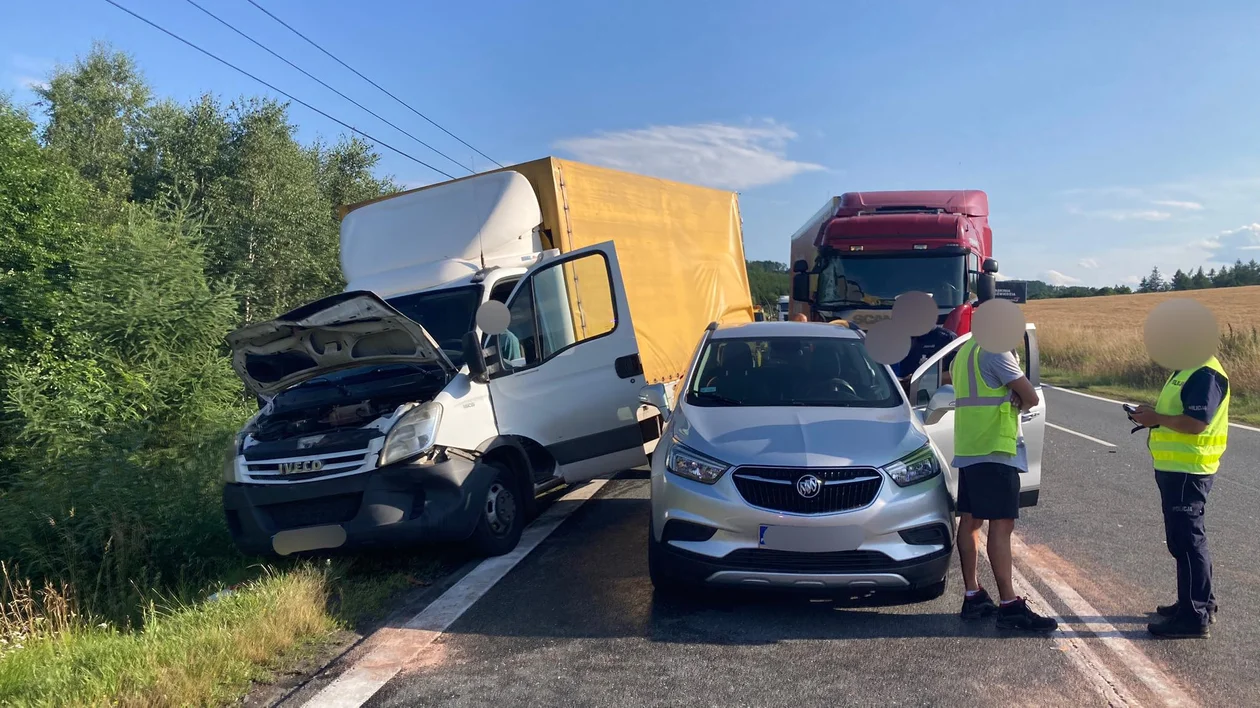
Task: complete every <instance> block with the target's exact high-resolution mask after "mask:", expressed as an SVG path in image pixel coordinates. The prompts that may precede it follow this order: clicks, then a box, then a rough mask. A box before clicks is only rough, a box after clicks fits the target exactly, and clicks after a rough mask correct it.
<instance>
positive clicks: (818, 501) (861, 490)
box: [731, 467, 884, 514]
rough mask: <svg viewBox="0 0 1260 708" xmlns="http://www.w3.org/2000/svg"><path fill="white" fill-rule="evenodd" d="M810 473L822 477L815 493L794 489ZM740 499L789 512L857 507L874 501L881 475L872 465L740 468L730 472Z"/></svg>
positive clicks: (813, 511)
mask: <svg viewBox="0 0 1260 708" xmlns="http://www.w3.org/2000/svg"><path fill="white" fill-rule="evenodd" d="M806 475H813V476H815V477H817V478H818V479H820V480H822V483H823V484H822V490H821V491H819V492H818V495H817V496H814V497H805V496H802V495H801V493H800V492H798V491H797V485H796V483H797V480H799V479H801V478H802V477H804V476H806ZM731 476H732V477H733V478H734V480H735V488H736V489H738V490H739V494H740V496H742V497H743V498H744V501H746V502H748V503H749V504H752V505H753V506H756V507H760V508H762V509H769V510H771V511H783V512H787V513H790V514H833V513H836V512H839V511H851V510H853V509H861V508H862V507H864V506H867V505H869V504H870V503H871V502H873V501H875V497H877V496H879V490H880V487H881V486H883V483H884V477H883V475H881V474H880V473H879V470H876V469H874V468H872V467H833V468H810V467H799V468H793V467H741V468H739V469H737V470H736V471H735V472H734V473H732V475H731Z"/></svg>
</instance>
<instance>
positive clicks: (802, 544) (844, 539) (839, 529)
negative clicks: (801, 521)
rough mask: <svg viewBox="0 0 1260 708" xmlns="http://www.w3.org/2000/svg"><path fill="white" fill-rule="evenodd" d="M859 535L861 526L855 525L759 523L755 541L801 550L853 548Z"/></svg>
mask: <svg viewBox="0 0 1260 708" xmlns="http://www.w3.org/2000/svg"><path fill="white" fill-rule="evenodd" d="M862 535H863V534H862V529H860V528H857V527H854V526H823V527H807V526H762V527H761V534H760V539H759V541H758V543H757V545H758V546H760V547H762V548H765V549H769V550H772V551H799V552H802V553H825V552H827V551H852V550H854V549H856V548H857V547H858V546H859V545H861V543H862Z"/></svg>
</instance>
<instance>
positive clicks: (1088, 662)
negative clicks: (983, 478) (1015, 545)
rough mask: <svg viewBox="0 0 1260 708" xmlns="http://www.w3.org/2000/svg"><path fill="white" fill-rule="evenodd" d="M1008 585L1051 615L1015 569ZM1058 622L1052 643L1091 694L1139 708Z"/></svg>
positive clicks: (1065, 625) (1095, 657)
mask: <svg viewBox="0 0 1260 708" xmlns="http://www.w3.org/2000/svg"><path fill="white" fill-rule="evenodd" d="M985 545H986V544H985V540H984V536H983V535H981V537H980V553H981V554H985V553H986V550H985ZM1011 581H1012V582H1013V583H1014V585H1015V591H1016V592H1018V593H1019V594H1020V596H1021V597H1024V598H1026V599H1028V600H1031V601H1032V603H1033V604H1034V605H1037V606H1038V607H1039V608H1040V609H1042V610H1044V611H1047V612H1053V611H1054V608H1053V607H1052V606H1051V605H1050V603H1048V602H1046V599H1045V598H1044V597H1042V596H1041V593H1040V592H1038V591H1037V588H1036V587H1034V586H1033V584H1032V583H1030V582H1028V579H1027V578H1025V577H1024V574H1023V573H1021V572H1019V568H1015V567H1012V568H1011ZM1055 619H1056V620H1058V621H1059V627H1060V630H1061V631H1059V632H1056V633H1055V634H1054V642H1055V644H1056V645H1057V646H1058V647H1059V651H1061V652H1063V653H1064V654H1065V655H1066V656H1067V658H1068V660H1070V661H1071V662H1072V663H1073V664H1074V665H1075V666H1076V670H1077V671H1080V672H1081V675H1082V676H1084V677H1085V680H1087V681H1089V683H1090V684H1091V685H1092V686H1093V687H1094V690H1095V691H1097V692H1098V694H1099V695H1101V696H1102V697H1103V699H1104V700H1106V702H1107V705H1108V706H1140V705H1141V701H1140V700H1139V699H1138V698H1137V697H1136V696H1134V695H1133V693H1132V692H1131V691H1130V690H1129V688H1128V687H1127V686H1125V685H1124V682H1122V681H1121V680H1120V679H1118V678H1116V676H1115V674H1113V673H1111V669H1109V668H1107V665H1106V664H1105V663H1103V661H1102V660H1101V659H1099V658H1098V655H1097V654H1095V653H1094V650H1093V649H1090V648H1089V645H1088V644H1086V642H1085V637H1084V636H1082V635H1081V634H1080V633H1079V632H1076V631H1075V630H1072V629H1070V625H1069V624H1068V622H1067V621H1066V620H1064V619H1063V618H1062V617H1055Z"/></svg>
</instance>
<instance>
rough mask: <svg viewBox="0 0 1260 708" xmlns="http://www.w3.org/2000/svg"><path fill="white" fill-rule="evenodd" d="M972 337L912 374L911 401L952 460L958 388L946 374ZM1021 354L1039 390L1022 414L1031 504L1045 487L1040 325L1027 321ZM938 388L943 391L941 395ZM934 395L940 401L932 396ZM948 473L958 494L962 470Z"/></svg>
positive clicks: (1024, 480)
mask: <svg viewBox="0 0 1260 708" xmlns="http://www.w3.org/2000/svg"><path fill="white" fill-rule="evenodd" d="M969 339H971V335H970V334H964V335H962V336H961V337H959V338H958V339H955V340H954V341H952V342H950V343H949V345H948V346H946V347H944V348H942V349H941V350H940V351H938V352H936V353H935V354H933V355H932V357H931V358H929V359H928V360H927V361H925V362H923V364H921V365H920V366H919V368H918V369H916V370H915V372H914V374H913V375H912V376H911V377H910V390H909V391H908V395H909V397H910V405H911V406H912V407H913V408H914V410H915V412H916V413H917V414H918V415H919V417H920V420H922V421H923V422H924V428H925V429H926V430H927V434H928V437H930V438H932V442H933V443H934V444H935V445H936V446H937V448H939V449H940V451H941V453H942V454H943V455H945V459H946V460H951V459H952V458H953V456H954V388H953V385H952V384H950V383H944V382H945V381H947V380H948V379H947V377H946V376H945V374H946V373H947V372H948V371H949V367H948V364H949V363H950V362H952V361H953V354H954V353H955V352H957V351H958V348H959V347H961V346H962V345H963V343H964V342H966V341H967V340H969ZM1018 354H1019V359H1020V366H1021V367H1022V368H1023V370H1024V375H1025V376H1027V377H1028V380H1029V382H1031V383H1032V385H1033V388H1034V389H1036V390H1037V398H1038V399H1039V401H1038V403H1037V405H1036V406H1033V408H1032V410H1030V411H1028V412H1027V413H1021V414H1020V432H1021V434H1022V435H1023V436H1024V446H1025V447H1026V448H1027V452H1028V472H1027V473H1026V474H1021V475H1020V476H1019V484H1020V487H1019V505H1020V506H1021V507H1027V506H1036V504H1037V497H1038V495H1039V493H1040V490H1041V458H1042V454H1043V451H1044V449H1045V439H1046V397H1045V393H1044V392H1043V390H1042V386H1041V358H1040V352H1039V350H1038V348H1037V326H1036V325H1034V324H1028V325H1026V327H1025V330H1024V345H1023V351H1022V352H1019V353H1018ZM938 392H939V393H942V394H943V395H941V396H937V393H938ZM934 397H935V398H936V401H933V400H932V399H933V398H934ZM943 399H948V400H943ZM928 421H932V422H930V423H929V422H928ZM946 477H947V485H948V486H949V490H950V494H951V495H954V496H955V498H956V497H957V489H958V470H956V469H953V468H952V466H951V469H950V474H948V475H946Z"/></svg>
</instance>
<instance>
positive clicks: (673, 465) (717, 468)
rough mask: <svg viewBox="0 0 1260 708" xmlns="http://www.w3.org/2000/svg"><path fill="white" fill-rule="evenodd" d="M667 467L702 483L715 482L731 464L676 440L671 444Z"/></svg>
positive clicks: (666, 458) (666, 462)
mask: <svg viewBox="0 0 1260 708" xmlns="http://www.w3.org/2000/svg"><path fill="white" fill-rule="evenodd" d="M665 469H667V470H669V471H670V472H673V473H674V474H676V475H678V476H679V477H686V478H687V479H690V480H694V481H696V482H700V483H702V484H713V483H714V482H716V481H718V480H719V479H721V478H722V475H724V474H726V470H728V469H730V465H728V464H726V463H725V462H718V461H717V460H715V459H713V458H712V457H706V456H704V455H701V454H700V453H698V452H696V451H695V450H692V449H691V448H689V447H687V446H686V445H683V444H681V443H679V442H675V443H674V444H673V445H671V446H670V448H669V454H668V455H667V456H666V457H665Z"/></svg>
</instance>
